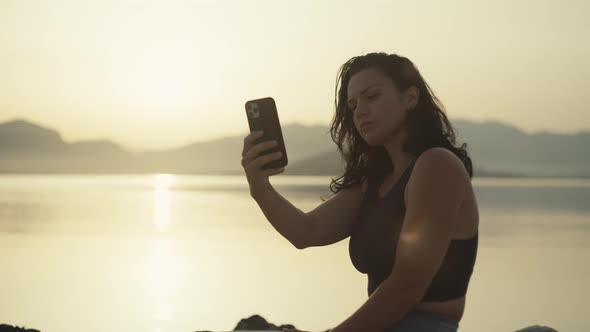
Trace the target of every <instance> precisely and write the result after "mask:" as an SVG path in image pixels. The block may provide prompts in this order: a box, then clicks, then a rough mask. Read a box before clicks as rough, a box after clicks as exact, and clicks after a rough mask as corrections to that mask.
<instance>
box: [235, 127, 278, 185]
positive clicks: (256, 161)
mask: <svg viewBox="0 0 590 332" xmlns="http://www.w3.org/2000/svg"><path fill="white" fill-rule="evenodd" d="M262 135H263V132H262V131H255V132H251V133H250V134H248V136H246V137H245V138H244V148H243V150H242V167H243V168H244V171H245V173H246V178H247V179H248V184H249V185H250V194H251V195H254V194H255V193H257V192H260V191H262V190H265V189H266V188H268V187H269V186H270V183H269V182H268V177H269V176H272V175H276V174H280V173H282V172H284V171H285V168H284V167H281V168H270V169H263V168H262V167H263V166H264V165H266V164H267V163H269V162H271V161H273V160H276V159H279V158H281V152H280V151H277V152H275V153H271V154H262V152H264V151H266V150H269V149H271V148H274V147H275V146H276V145H277V142H276V141H264V142H261V143H258V144H254V141H255V140H256V139H257V138H260V137H262Z"/></svg>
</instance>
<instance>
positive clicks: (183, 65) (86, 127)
mask: <svg viewBox="0 0 590 332" xmlns="http://www.w3.org/2000/svg"><path fill="white" fill-rule="evenodd" d="M589 12H590V2H588V1H583V0H580V1H532V0H522V1H513V0H511V1H507V0H499V1H471V0H456V1H403V2H402V1H376V0H363V1H344V0H332V1H327V0H301V1H293V0H290V1H287V0H284V1H283V0H268V1H256V0H252V1H240V0H235V1H229V0H219V1H212V0H211V1H204V0H203V1H180V0H166V1H164V0H162V1H147V0H146V1H136V0H133V1H131V0H102V1H80V0H76V1H70V0H52V1H49V0H45V1H44V0H39V1H31V0H14V1H13V0H0V122H4V121H9V120H13V119H25V120H28V121H32V122H35V123H38V124H41V125H43V126H47V127H51V128H54V129H56V130H58V131H59V132H60V133H61V134H62V136H63V137H64V139H65V140H66V141H79V140H90V139H101V138H108V139H111V140H114V141H116V142H118V143H121V144H123V145H125V146H127V147H129V148H135V149H160V148H169V147H178V146H182V145H184V144H187V143H190V142H194V141H200V140H207V139H213V138H217V137H221V136H227V135H236V134H237V135H244V136H245V135H246V134H247V133H248V125H247V120H246V114H245V110H244V103H245V102H246V101H247V100H250V99H256V98H261V97H267V96H271V97H273V98H274V99H275V100H276V103H277V107H278V112H279V118H280V120H281V123H282V124H283V125H285V124H289V123H295V122H297V123H301V124H306V125H314V124H318V125H323V126H326V127H327V126H328V125H329V122H330V120H331V119H332V116H333V113H334V88H335V83H336V75H337V72H338V69H339V67H340V66H341V65H342V64H343V63H344V62H345V61H347V60H348V59H349V58H351V57H353V56H356V55H361V54H366V53H369V52H373V51H383V52H388V53H397V54H399V55H403V56H406V57H408V58H409V59H410V60H411V61H412V62H414V64H415V65H416V66H417V67H418V69H419V71H420V72H421V74H422V75H423V77H424V78H425V80H426V82H427V83H428V84H429V85H430V86H431V87H432V89H433V90H434V93H435V94H436V95H437V96H438V97H439V98H440V99H441V100H442V102H443V104H444V106H445V108H446V111H447V114H448V116H449V117H450V118H451V120H453V119H466V120H472V121H488V120H492V121H500V122H504V123H507V124H511V125H515V126H517V127H519V128H521V129H523V130H525V131H527V132H535V131H553V132H559V133H574V132H577V131H581V130H589V129H590V115H588V111H589V109H588V106H587V105H586V104H585V103H584V102H585V101H586V100H585V99H586V94H587V93H588V91H590V83H589V81H588V79H587V78H589V77H590V43H589V42H588V36H590V23H588V20H587V14H588V13H589Z"/></svg>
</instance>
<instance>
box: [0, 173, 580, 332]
mask: <svg viewBox="0 0 590 332" xmlns="http://www.w3.org/2000/svg"><path fill="white" fill-rule="evenodd" d="M329 181H330V178H329V177H313V176H312V177H305V176H289V175H280V176H275V177H273V178H271V183H273V184H274V185H275V188H277V190H278V191H279V192H280V193H281V194H282V195H283V196H284V197H285V198H287V199H288V200H290V201H291V202H292V203H293V204H294V205H295V206H297V207H298V208H300V209H301V210H303V211H309V210H311V209H313V208H314V207H315V206H317V205H318V204H320V203H321V199H320V196H321V195H327V194H329V193H330V192H329V189H328V185H329ZM473 184H474V187H475V189H476V193H477V198H478V203H479V208H480V238H479V241H480V247H479V252H478V257H477V263H476V266H475V271H474V274H473V277H472V279H471V283H470V286H469V291H468V295H467V308H466V312H465V315H464V317H463V320H462V321H461V322H460V331H484V332H485V331H490V332H491V331H514V330H516V329H518V328H522V327H525V326H529V325H534V324H540V325H547V326H551V327H554V328H556V329H558V330H560V331H589V330H590V319H589V318H588V312H589V311H588V305H587V302H588V299H589V298H590V286H589V283H590V267H589V264H588V262H590V241H589V239H590V180H576V179H500V178H477V179H474V180H473ZM0 267H1V269H2V273H1V274H0V294H2V295H1V299H0V323H8V324H11V325H19V326H22V325H26V326H27V327H31V328H37V329H39V330H41V331H44V332H47V331H49V332H51V331H55V332H74V331H76V332H78V331H88V332H90V331H100V332H104V331H153V332H158V331H195V330H213V331H229V330H232V329H233V328H234V326H235V325H236V324H237V322H238V321H239V320H240V319H241V318H245V317H249V316H251V315H253V314H260V315H262V316H263V317H265V318H266V319H268V320H269V321H270V322H273V323H275V324H277V325H279V324H284V323H291V324H294V325H295V326H296V327H298V328H299V329H302V330H307V331H320V330H325V329H328V328H330V327H333V326H335V325H337V324H339V323H340V322H341V321H343V320H345V319H346V318H348V317H349V316H350V315H351V314H352V313H353V312H354V311H355V310H356V309H357V308H359V307H360V306H361V305H362V304H363V303H364V301H366V299H367V293H366V287H367V280H366V276H365V275H363V274H361V273H359V272H358V271H356V270H355V269H354V267H353V266H352V263H351V262H350V258H349V256H348V239H346V240H344V241H341V242H339V243H336V244H334V245H332V246H327V247H321V248H308V249H305V250H297V249H295V248H294V247H293V246H291V245H290V244H289V243H288V241H286V240H285V239H284V238H282V237H281V235H280V234H279V233H278V232H276V231H275V230H274V228H273V227H272V225H271V224H270V223H269V222H268V221H267V220H266V219H265V218H264V215H263V214H262V212H261V211H260V209H259V208H258V205H257V204H256V202H254V200H252V199H251V197H250V195H249V191H248V187H247V183H246V180H245V178H244V177H243V176H197V175H194V176H193V175H168V174H159V175H117V176H112V175H92V176H76V175H3V176H0ZM584 308H586V309H584Z"/></svg>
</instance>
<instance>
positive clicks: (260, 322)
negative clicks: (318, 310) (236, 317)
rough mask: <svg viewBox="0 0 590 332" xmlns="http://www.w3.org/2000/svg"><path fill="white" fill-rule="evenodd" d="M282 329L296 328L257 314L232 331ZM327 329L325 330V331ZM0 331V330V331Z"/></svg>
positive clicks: (245, 319)
mask: <svg viewBox="0 0 590 332" xmlns="http://www.w3.org/2000/svg"><path fill="white" fill-rule="evenodd" d="M284 329H297V328H296V327H295V326H294V325H292V324H282V325H275V324H273V323H270V322H268V321H267V320H266V319H264V318H263V317H261V316H259V315H254V316H250V317H248V318H243V319H241V320H240V321H239V322H238V324H237V325H236V327H234V329H233V331H237V330H246V331H254V330H259V331H283V330H284ZM327 331H329V329H328V330H326V332H327ZM0 332H1V331H0ZM196 332H212V331H196Z"/></svg>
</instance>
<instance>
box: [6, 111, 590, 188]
mask: <svg viewBox="0 0 590 332" xmlns="http://www.w3.org/2000/svg"><path fill="white" fill-rule="evenodd" d="M453 125H454V127H455V129H456V131H457V133H458V142H461V143H462V142H466V143H467V145H468V150H469V153H470V155H471V157H472V159H473V163H474V169H475V172H474V173H475V175H476V176H523V177H590V156H589V155H588V153H587V152H588V146H590V131H584V132H579V133H576V134H569V135H568V134H556V133H550V132H538V133H533V134H528V133H526V132H524V131H522V130H520V129H518V128H517V127H514V126H510V125H507V124H502V123H498V122H472V121H465V120H456V121H453ZM282 130H283V137H284V141H285V146H286V149H287V155H288V158H289V165H288V166H287V168H286V172H285V173H284V174H289V175H329V176H338V175H340V173H341V170H342V165H343V164H342V162H341V159H340V156H339V155H338V152H337V150H336V145H335V144H334V142H332V140H331V138H330V135H329V128H328V127H327V126H319V125H316V126H303V125H300V124H296V123H293V124H287V125H284V126H283V129H282ZM246 134H247V133H244V134H243V135H235V136H229V137H222V138H218V139H212V140H207V141H201V142H195V143H192V144H188V145H185V146H180V147H177V148H173V149H168V150H157V151H142V152H131V151H130V150H129V149H127V148H125V147H124V146H122V145H120V144H118V143H116V142H112V141H109V140H93V141H79V142H66V141H64V139H63V138H62V136H61V135H60V133H59V132H58V131H56V130H55V129H51V128H45V127H43V126H40V125H38V124H34V123H32V122H29V121H25V120H22V119H18V120H13V121H9V122H5V123H0V173H125V174H127V173H177V174H178V173H191V174H243V170H242V166H241V164H240V160H241V151H242V147H243V138H244V136H245V135H246Z"/></svg>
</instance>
